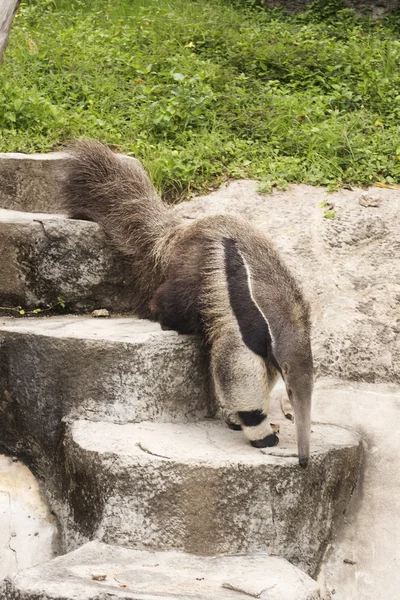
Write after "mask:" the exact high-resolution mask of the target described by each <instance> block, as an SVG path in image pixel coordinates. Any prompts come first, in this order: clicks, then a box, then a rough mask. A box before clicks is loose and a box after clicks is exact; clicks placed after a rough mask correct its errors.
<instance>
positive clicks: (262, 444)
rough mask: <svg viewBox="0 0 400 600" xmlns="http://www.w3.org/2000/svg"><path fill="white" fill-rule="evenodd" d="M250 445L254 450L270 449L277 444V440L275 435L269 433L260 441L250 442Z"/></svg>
mask: <svg viewBox="0 0 400 600" xmlns="http://www.w3.org/2000/svg"><path fill="white" fill-rule="evenodd" d="M250 444H251V445H252V446H254V448H272V447H273V446H276V445H277V444H279V438H278V436H277V435H276V433H270V434H269V435H267V436H266V437H265V438H263V439H262V440H254V441H252V442H250Z"/></svg>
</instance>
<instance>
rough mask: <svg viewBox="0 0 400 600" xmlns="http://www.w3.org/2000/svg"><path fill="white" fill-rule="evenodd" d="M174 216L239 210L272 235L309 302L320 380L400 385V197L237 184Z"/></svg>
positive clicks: (391, 192)
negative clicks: (264, 189) (264, 190)
mask: <svg viewBox="0 0 400 600" xmlns="http://www.w3.org/2000/svg"><path fill="white" fill-rule="evenodd" d="M321 202H327V203H330V204H333V207H334V210H335V211H336V215H335V217H334V218H333V219H326V218H324V210H325V209H324V208H320V206H319V205H320V203H321ZM365 204H366V205H367V206H365ZM371 204H378V206H370V205H371ZM176 210H177V211H178V212H179V213H180V214H182V215H186V216H188V217H193V216H202V215H205V214H207V215H210V214H216V213H221V212H222V213H235V212H239V213H241V214H243V215H245V216H246V217H248V218H249V219H250V220H251V221H252V222H253V223H255V224H257V225H258V226H259V227H261V228H262V229H263V231H265V233H267V234H269V236H270V237H271V239H273V240H274V242H275V243H276V245H277V246H278V247H279V249H280V250H281V252H282V254H283V255H284V257H285V259H286V262H287V263H288V265H289V266H290V267H291V268H292V271H293V272H294V273H295V274H296V275H297V277H298V279H299V280H300V282H301V284H302V285H303V287H304V289H305V292H306V295H307V297H308V298H309V300H310V302H311V305H312V310H313V324H314V332H313V349H314V355H315V362H316V364H317V366H318V371H319V375H323V376H332V377H341V378H343V379H353V380H354V379H356V380H364V381H369V382H372V381H388V382H391V381H397V382H400V335H399V333H400V310H399V306H400V228H399V226H398V216H399V214H400V191H397V190H396V191H395V190H387V189H386V190H379V189H377V188H371V189H370V190H368V191H362V190H354V191H349V190H342V191H340V192H337V193H334V194H328V193H327V192H326V190H324V189H322V188H314V187H311V186H306V185H297V186H290V187H289V189H288V190H287V191H286V192H274V194H272V195H260V194H258V193H257V183H256V182H252V181H238V182H235V183H232V184H230V185H228V186H226V187H222V188H221V189H220V190H218V191H217V192H215V193H213V194H211V195H210V196H206V197H203V198H197V199H194V200H192V201H189V202H186V203H183V204H181V205H179V206H178V207H177V209H176Z"/></svg>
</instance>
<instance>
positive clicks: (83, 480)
mask: <svg viewBox="0 0 400 600" xmlns="http://www.w3.org/2000/svg"><path fill="white" fill-rule="evenodd" d="M294 437H295V436H294V427H293V425H292V424H291V423H287V425H286V424H282V427H281V437H280V445H279V446H278V447H276V448H272V449H266V450H263V451H259V450H256V449H254V448H252V447H251V446H250V445H249V444H248V442H247V441H246V440H245V438H244V436H243V434H242V433H241V432H240V431H239V432H237V431H231V430H230V429H228V428H227V427H226V425H225V423H221V422H218V421H211V422H210V421H208V422H198V423H192V424H190V423H189V424H184V425H182V424H178V423H151V422H147V423H146V422H144V423H138V424H127V425H116V424H113V423H92V422H89V421H75V422H74V424H73V425H72V427H71V430H70V433H69V435H68V434H67V437H66V441H65V444H64V446H65V456H66V464H67V466H66V478H67V479H68V481H69V491H68V504H69V506H70V508H71V509H72V514H73V516H74V522H75V524H76V525H77V527H78V531H79V532H80V533H81V534H83V535H84V536H86V537H87V538H88V539H93V538H94V539H101V540H103V541H105V542H107V543H111V544H120V545H123V546H129V547H139V548H140V547H145V548H149V549H159V550H169V549H174V550H180V551H185V552H190V553H194V554H206V555H213V554H221V553H223V554H226V553H228V554H247V553H253V552H260V551H267V552H270V553H272V554H274V555H278V556H282V557H284V558H286V559H287V560H290V561H291V562H292V563H293V564H295V565H296V566H299V567H301V568H302V569H303V570H305V571H306V572H307V573H309V574H313V573H314V572H315V570H316V568H317V566H318V564H319V560H320V558H321V552H322V551H323V550H324V547H325V545H326V542H327V541H328V539H329V537H330V535H331V531H332V523H333V521H334V520H335V518H337V517H338V516H339V515H341V514H342V512H343V510H344V509H345V507H346V505H347V503H348V501H349V498H350V495H351V493H352V491H353V488H354V485H355V482H356V480H357V474H358V471H359V465H360V460H361V455H362V446H361V443H360V439H359V438H358V436H357V435H355V434H354V433H352V432H351V431H349V430H347V429H343V428H338V427H335V426H333V425H315V426H313V434H312V459H311V466H310V467H309V469H307V470H306V471H304V470H302V469H301V468H300V467H299V465H298V459H297V454H296V445H295V439H294Z"/></svg>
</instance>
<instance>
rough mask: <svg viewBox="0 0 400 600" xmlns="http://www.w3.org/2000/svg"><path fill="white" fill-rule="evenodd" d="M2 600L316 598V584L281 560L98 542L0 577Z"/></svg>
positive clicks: (317, 587)
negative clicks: (131, 547) (149, 549)
mask: <svg viewBox="0 0 400 600" xmlns="http://www.w3.org/2000/svg"><path fill="white" fill-rule="evenodd" d="M0 596H1V598H3V600H32V599H33V598H34V599H35V600H39V599H40V600H78V599H79V600H100V598H102V599H103V598H104V600H105V599H106V598H110V599H111V598H113V599H117V598H120V599H121V600H128V599H129V600H169V599H170V600H189V599H190V598H193V600H210V598H212V599H213V600H241V599H243V600H245V599H246V598H249V597H251V598H260V599H261V600H319V599H320V598H321V596H320V590H319V586H318V584H317V583H316V582H315V581H313V580H312V579H311V578H310V577H308V576H307V575H305V574H304V573H303V572H302V571H300V570H298V569H296V568H294V567H293V565H291V564H289V563H288V562H287V561H286V560H283V559H282V558H278V557H272V556H267V555H265V554H257V555H254V556H238V557H225V556H221V557H209V558H206V557H197V556H191V555H189V554H180V553H177V552H146V551H137V550H128V549H125V548H119V547H116V546H109V545H106V544H101V543H98V542H92V543H89V544H86V545H85V546H83V547H82V548H80V549H79V550H76V551H75V552H71V553H70V554H67V555H66V556H62V557H60V558H57V559H55V560H53V561H51V562H50V563H47V564H44V565H42V566H40V567H36V568H34V569H29V570H27V571H23V572H21V573H20V574H19V575H17V576H16V577H14V578H10V579H8V580H6V581H4V582H3V584H1V583H0Z"/></svg>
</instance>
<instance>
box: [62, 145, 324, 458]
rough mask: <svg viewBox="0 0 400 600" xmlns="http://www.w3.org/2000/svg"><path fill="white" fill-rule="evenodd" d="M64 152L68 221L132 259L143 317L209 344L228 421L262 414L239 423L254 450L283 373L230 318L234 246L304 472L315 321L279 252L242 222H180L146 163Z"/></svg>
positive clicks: (103, 151) (91, 149) (87, 148)
mask: <svg viewBox="0 0 400 600" xmlns="http://www.w3.org/2000/svg"><path fill="white" fill-rule="evenodd" d="M67 152H68V153H69V154H70V160H69V162H68V165H67V172H66V176H65V180H64V183H63V196H64V205H65V207H66V209H67V210H68V212H69V214H70V216H72V217H75V218H76V217H79V218H82V217H83V218H88V219H91V220H93V221H96V222H98V223H99V224H100V225H101V226H102V227H103V229H104V230H105V232H106V234H107V236H108V237H109V239H110V241H111V243H112V244H113V245H114V246H115V247H116V248H117V249H118V250H119V251H120V252H121V253H123V254H124V255H125V256H127V257H128V259H129V260H130V261H131V264H132V269H133V273H134V277H135V292H134V293H135V308H136V313H137V314H138V315H139V316H140V317H145V318H153V319H157V320H159V321H160V323H161V325H162V326H163V327H166V328H172V329H176V330H178V331H180V332H182V333H190V332H198V333H200V334H201V335H202V336H203V337H204V340H205V341H206V342H207V343H208V344H209V345H210V356H211V365H210V368H211V373H212V376H213V380H214V384H215V390H216V394H217V397H218V400H219V402H220V404H221V406H222V408H223V410H224V411H225V412H226V413H227V414H228V415H229V417H230V419H231V420H232V422H234V423H240V419H238V415H237V413H238V412H239V411H262V414H263V415H265V419H264V420H263V421H262V423H260V424H258V425H257V426H254V427H251V426H245V425H244V424H243V423H241V424H242V429H243V430H244V433H245V435H246V436H247V437H248V439H249V440H250V441H252V442H253V441H257V440H262V439H263V438H265V437H266V436H268V435H270V434H271V433H272V431H271V429H270V426H269V424H268V420H267V418H266V417H267V415H268V410H269V394H270V391H271V389H272V387H273V385H274V384H275V382H276V380H277V378H278V376H279V373H278V370H277V368H276V363H275V366H274V364H273V363H272V362H271V360H269V359H268V358H265V357H262V356H259V355H258V354H255V353H254V352H253V351H252V350H250V349H249V347H248V346H246V344H245V343H244V341H243V336H242V333H241V327H240V325H241V326H242V331H243V326H244V325H243V323H239V322H238V319H237V316H235V314H234V313H233V310H232V306H231V299H230V296H229V292H228V281H227V265H226V255H225V252H224V240H226V239H229V240H231V241H233V243H234V244H235V248H237V252H238V254H239V255H240V256H241V257H242V259H243V264H245V266H246V269H247V273H248V283H246V285H248V286H249V289H248V290H246V292H247V293H246V302H249V297H250V296H249V294H250V295H251V302H252V303H253V304H252V309H253V310H254V308H255V307H256V310H257V311H259V313H260V315H262V318H263V319H264V320H265V322H266V323H268V330H269V331H270V332H271V337H272V350H271V352H272V351H273V356H274V358H275V361H276V362H277V363H278V366H279V367H280V368H281V369H282V368H283V365H285V369H284V375H283V377H284V380H285V383H286V387H287V390H288V393H289V395H290V397H291V402H292V405H293V410H294V413H295V421H296V423H297V434H298V444H299V456H300V458H301V464H302V466H305V463H306V461H307V460H308V454H309V437H310V410H311V393H312V355H311V346H310V313H309V306H308V303H307V302H306V301H305V300H304V297H303V294H302V292H301V290H300V288H299V285H298V284H297V282H296V280H295V279H294V278H293V276H292V275H291V274H290V272H289V271H288V269H287V267H286V266H285V265H284V263H283V261H282V259H281V257H280V256H279V254H278V252H277V250H276V248H275V247H274V246H273V245H272V244H271V242H270V241H269V240H268V239H267V238H266V237H265V236H264V235H263V233H262V232H261V231H259V230H258V229H256V228H255V227H253V226H252V225H251V224H250V223H249V222H248V221H246V220H245V219H242V218H241V217H239V216H223V215H217V216H210V217H205V218H201V219H196V220H190V221H188V220H181V219H180V218H179V217H177V216H176V215H175V213H174V212H173V211H172V210H171V209H169V208H168V207H167V206H166V205H165V204H163V202H162V200H161V199H160V197H159V196H158V195H157V193H156V192H155V190H154V188H153V186H152V184H151V182H150V180H149V178H148V176H147V175H146V173H145V171H144V169H143V167H142V166H141V165H140V163H138V162H137V161H133V160H121V159H120V158H118V157H116V156H115V155H114V154H113V153H112V152H111V150H109V149H108V148H106V147H105V146H103V145H102V144H100V143H99V142H96V141H94V140H87V141H82V142H77V143H76V144H73V145H72V146H70V147H69V148H67ZM231 287H232V286H231ZM239 301H240V298H239ZM243 302H244V299H243Z"/></svg>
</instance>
